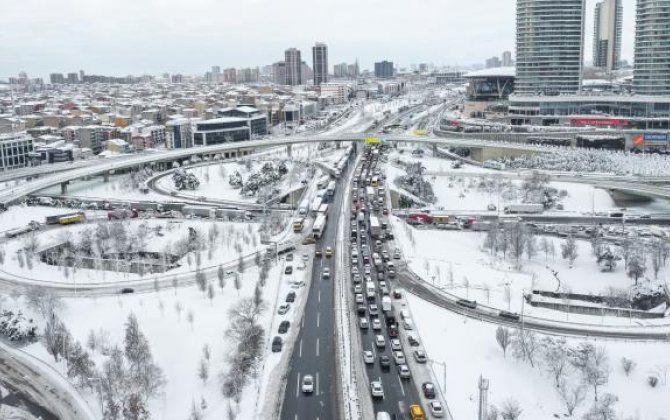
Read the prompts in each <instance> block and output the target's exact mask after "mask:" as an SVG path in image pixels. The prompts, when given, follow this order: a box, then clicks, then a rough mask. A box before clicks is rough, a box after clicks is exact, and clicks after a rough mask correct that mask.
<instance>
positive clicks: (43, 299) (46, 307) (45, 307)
mask: <svg viewBox="0 0 670 420" xmlns="http://www.w3.org/2000/svg"><path fill="white" fill-rule="evenodd" d="M26 301H27V303H28V307H29V308H31V309H32V310H34V311H36V312H38V313H39V314H40V315H42V316H43V317H44V318H45V319H47V318H51V317H52V316H53V315H54V314H58V313H59V312H60V311H61V310H62V309H64V307H65V305H64V304H63V301H61V299H60V298H59V297H58V296H56V295H55V294H54V293H53V292H52V291H50V290H49V289H47V288H46V287H37V286H34V287H31V288H29V289H28V290H27V291H26Z"/></svg>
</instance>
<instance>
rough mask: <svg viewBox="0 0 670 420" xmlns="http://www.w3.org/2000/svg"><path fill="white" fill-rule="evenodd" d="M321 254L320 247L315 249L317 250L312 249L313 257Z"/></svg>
mask: <svg viewBox="0 0 670 420" xmlns="http://www.w3.org/2000/svg"><path fill="white" fill-rule="evenodd" d="M322 255H323V253H322V252H321V250H320V249H317V250H315V251H314V256H315V257H321V256H322Z"/></svg>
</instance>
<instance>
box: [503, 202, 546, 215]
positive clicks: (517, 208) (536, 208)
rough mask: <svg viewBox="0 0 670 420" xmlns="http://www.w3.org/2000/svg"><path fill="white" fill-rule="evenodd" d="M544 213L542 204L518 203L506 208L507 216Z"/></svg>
mask: <svg viewBox="0 0 670 420" xmlns="http://www.w3.org/2000/svg"><path fill="white" fill-rule="evenodd" d="M543 211H544V206H543V205H542V204H534V203H518V204H510V205H508V206H505V213H506V214H539V213H542V212H543Z"/></svg>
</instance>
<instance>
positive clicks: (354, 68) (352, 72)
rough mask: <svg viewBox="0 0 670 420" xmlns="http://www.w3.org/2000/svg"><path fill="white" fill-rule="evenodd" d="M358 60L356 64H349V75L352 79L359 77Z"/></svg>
mask: <svg viewBox="0 0 670 420" xmlns="http://www.w3.org/2000/svg"><path fill="white" fill-rule="evenodd" d="M358 73H359V72H358V60H356V62H355V63H354V64H349V65H348V66H347V74H348V76H349V77H351V78H354V79H355V78H357V77H358Z"/></svg>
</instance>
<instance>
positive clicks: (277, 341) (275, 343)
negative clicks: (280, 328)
mask: <svg viewBox="0 0 670 420" xmlns="http://www.w3.org/2000/svg"><path fill="white" fill-rule="evenodd" d="M282 343H283V341H282V339H281V337H280V336H275V338H273V339H272V352H273V353H278V352H280V351H281V346H282Z"/></svg>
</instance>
